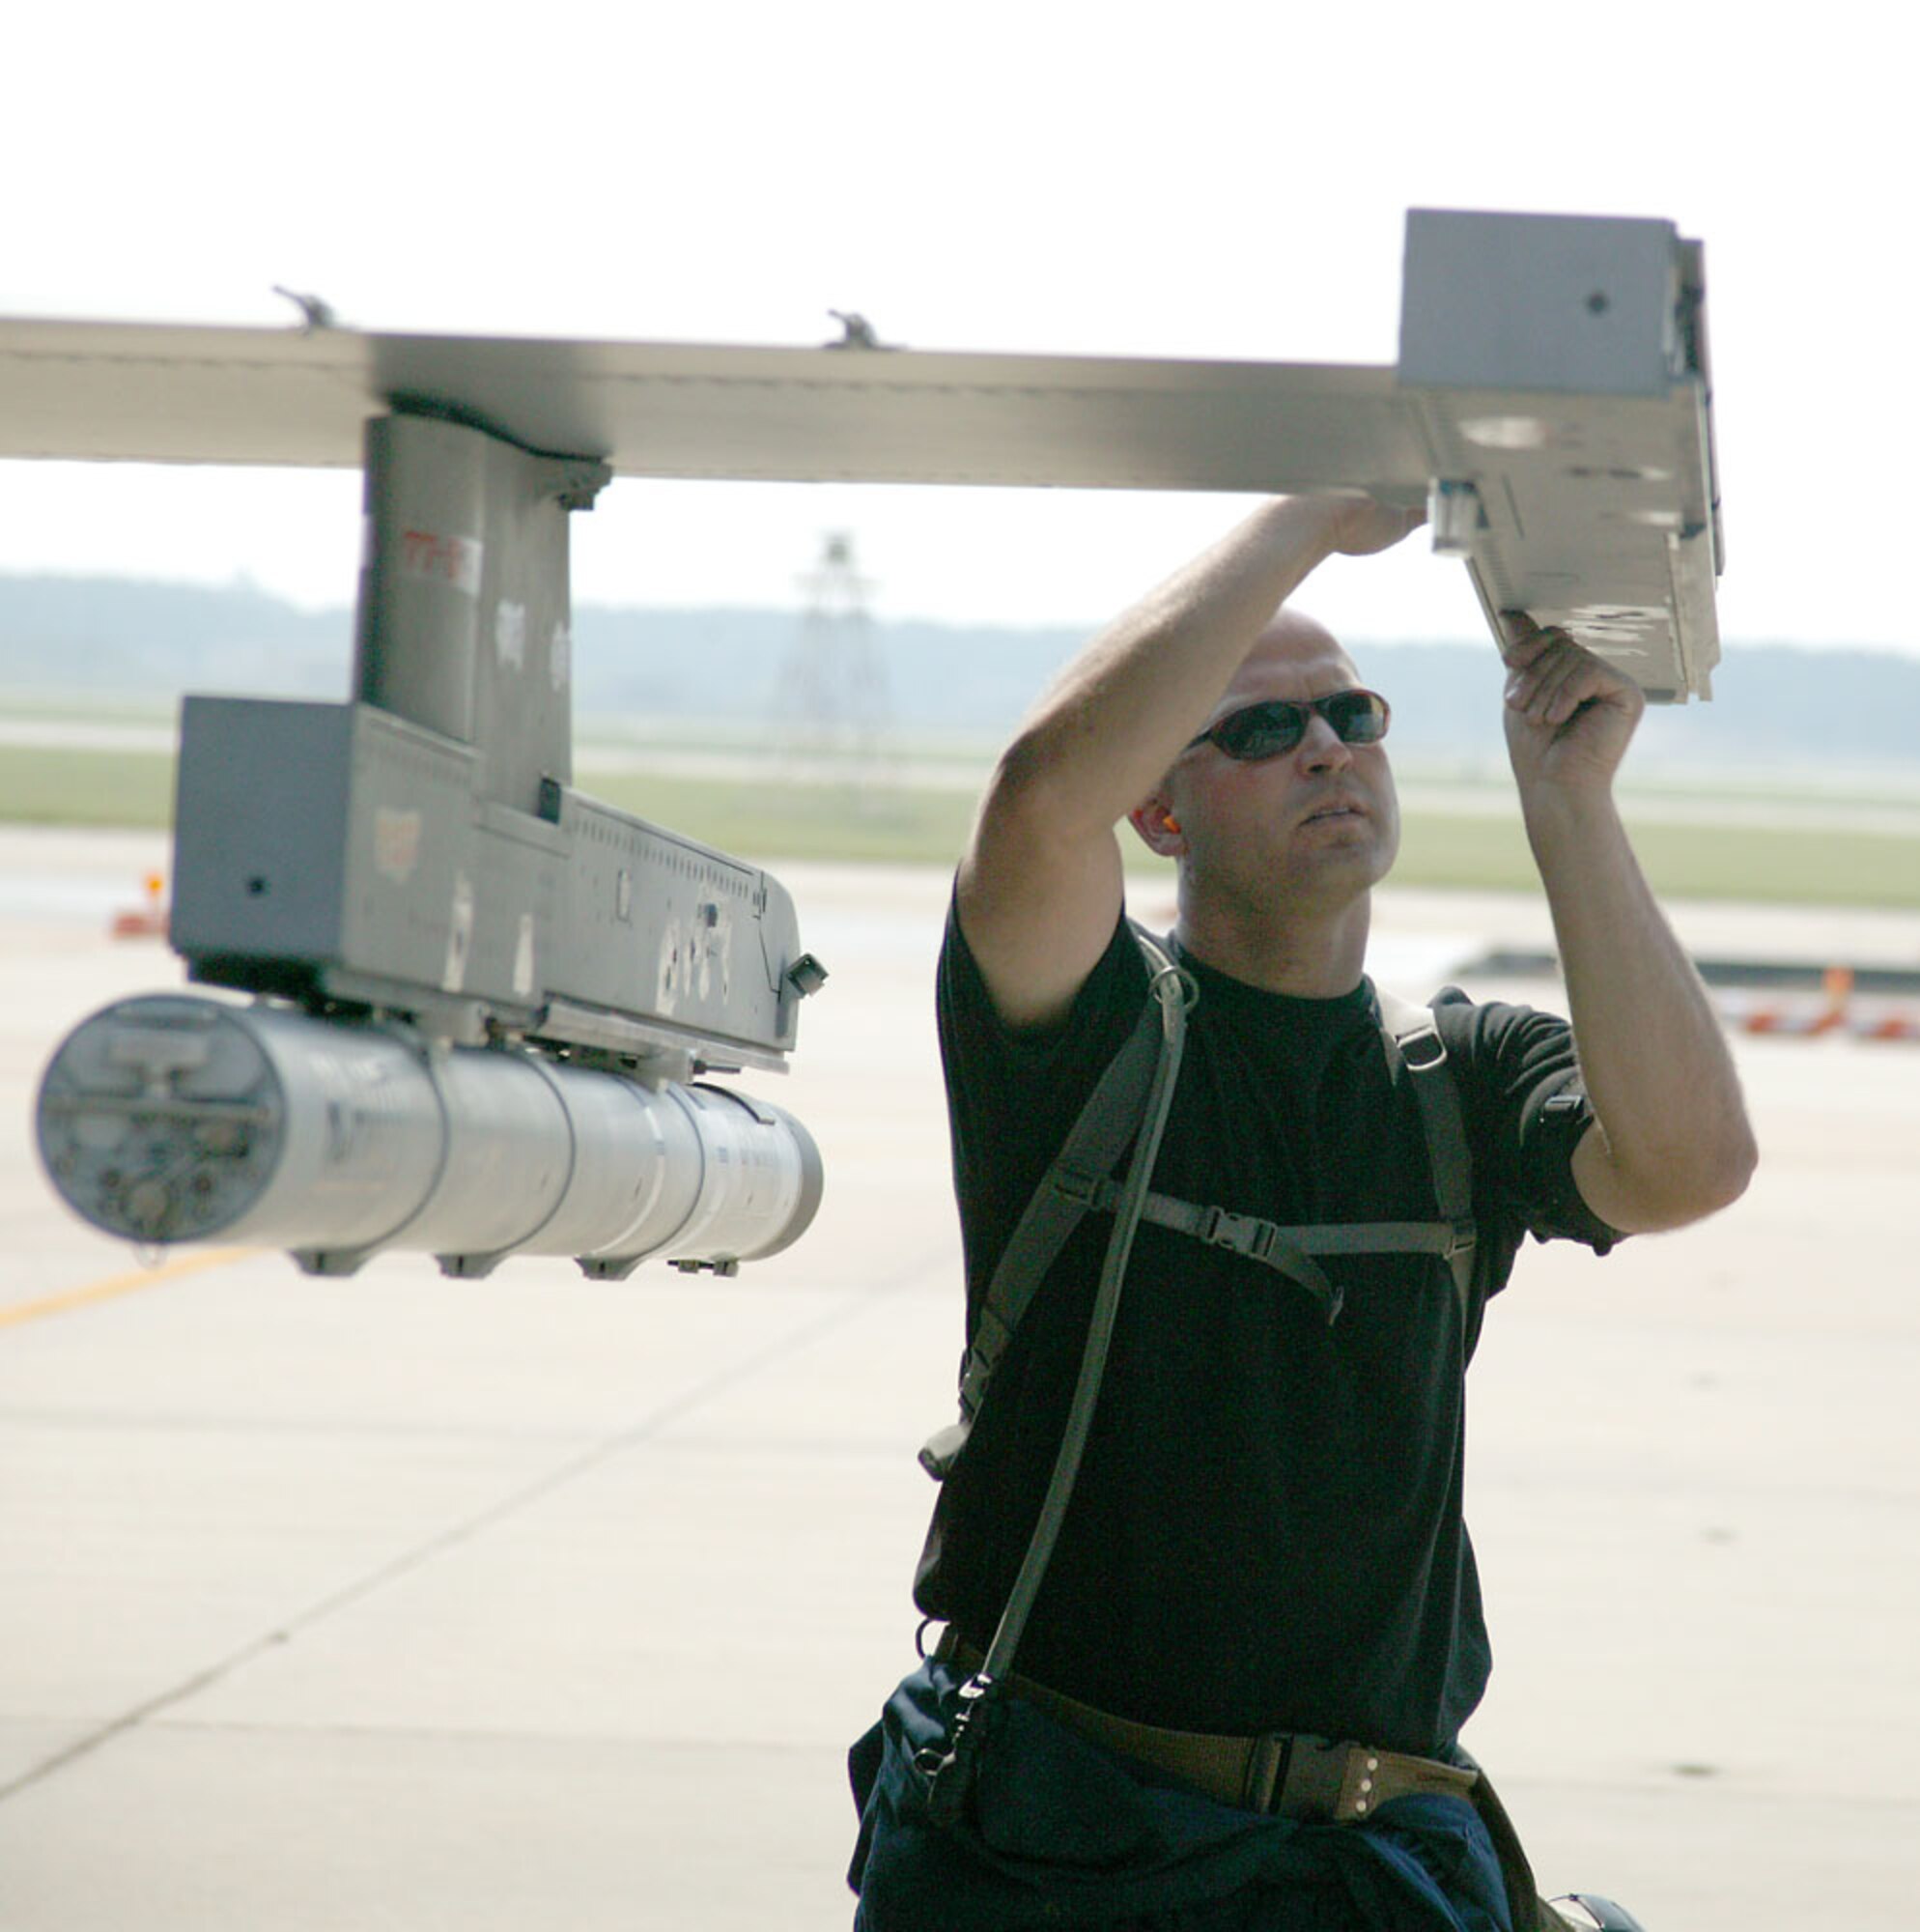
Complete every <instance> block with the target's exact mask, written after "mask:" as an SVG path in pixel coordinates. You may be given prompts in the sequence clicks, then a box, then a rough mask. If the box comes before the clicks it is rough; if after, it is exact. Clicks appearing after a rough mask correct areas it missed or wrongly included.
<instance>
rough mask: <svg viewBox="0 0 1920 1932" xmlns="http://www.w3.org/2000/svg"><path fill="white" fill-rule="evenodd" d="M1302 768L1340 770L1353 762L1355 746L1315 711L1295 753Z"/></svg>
mask: <svg viewBox="0 0 1920 1932" xmlns="http://www.w3.org/2000/svg"><path fill="white" fill-rule="evenodd" d="M1294 757H1295V759H1296V761H1297V762H1298V763H1299V765H1300V766H1301V768H1302V769H1303V770H1305V771H1310V772H1327V771H1339V770H1340V769H1341V767H1342V766H1344V765H1350V764H1352V762H1353V747H1352V746H1351V745H1349V744H1348V743H1347V742H1346V740H1345V739H1343V738H1342V737H1341V735H1340V733H1339V732H1338V731H1336V730H1335V729H1334V727H1333V726H1332V725H1329V724H1328V723H1327V721H1326V720H1325V719H1324V718H1322V717H1321V716H1320V714H1319V713H1318V712H1317V711H1315V712H1313V713H1312V714H1311V715H1310V716H1309V718H1308V720H1307V728H1306V730H1305V731H1304V732H1303V733H1302V734H1301V737H1300V749H1299V750H1298V751H1297V752H1296V753H1294Z"/></svg>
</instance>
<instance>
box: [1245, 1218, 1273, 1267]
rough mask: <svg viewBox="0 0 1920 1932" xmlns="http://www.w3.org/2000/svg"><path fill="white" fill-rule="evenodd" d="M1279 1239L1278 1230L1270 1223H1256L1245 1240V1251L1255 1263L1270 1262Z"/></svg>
mask: <svg viewBox="0 0 1920 1932" xmlns="http://www.w3.org/2000/svg"><path fill="white" fill-rule="evenodd" d="M1279 1239H1280V1230H1279V1229H1278V1228H1277V1227H1275V1226H1274V1224H1273V1223H1272V1222H1271V1221H1256V1222H1254V1224H1253V1232H1252V1234H1251V1235H1250V1236H1249V1237H1248V1240H1247V1249H1246V1251H1247V1253H1248V1254H1250V1255H1252V1256H1253V1258H1254V1259H1255V1260H1256V1262H1264V1261H1270V1260H1271V1259H1272V1257H1273V1251H1274V1247H1275V1244H1276V1243H1277V1242H1278V1241H1279Z"/></svg>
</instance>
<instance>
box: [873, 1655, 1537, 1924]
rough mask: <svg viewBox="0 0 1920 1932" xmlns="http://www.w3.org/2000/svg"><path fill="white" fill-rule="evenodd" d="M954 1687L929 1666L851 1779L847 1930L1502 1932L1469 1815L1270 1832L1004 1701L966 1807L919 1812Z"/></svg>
mask: <svg viewBox="0 0 1920 1932" xmlns="http://www.w3.org/2000/svg"><path fill="white" fill-rule="evenodd" d="M960 1682H961V1680H960V1679H959V1678H958V1677H957V1676H956V1675H955V1673H954V1672H953V1671H952V1670H951V1669H950V1668H949V1667H948V1666H947V1665H946V1664H943V1663H937V1662H928V1663H924V1664H922V1665H921V1666H920V1668H919V1669H918V1670H917V1671H915V1672H914V1674H913V1675H912V1676H911V1677H909V1678H907V1679H906V1680H905V1681H904V1682H903V1683H902V1684H901V1685H900V1687H899V1689H898V1690H895V1691H894V1693H893V1695H892V1696H891V1697H890V1698H889V1699H888V1702H887V1706H886V1709H885V1711H884V1712H883V1714H882V1717H881V1720H880V1722H879V1723H878V1724H876V1725H875V1726H874V1727H873V1729H872V1730H870V1731H869V1732H868V1733H867V1734H866V1736H865V1737H863V1738H861V1741H860V1742H859V1743H858V1744H857V1745H855V1747H853V1750H852V1752H851V1753H850V1754H849V1759H848V1765H849V1770H850V1772H851V1774H852V1777H853V1785H854V1798H855V1802H856V1803H857V1804H859V1806H860V1810H861V1829H860V1841H859V1843H858V1845H857V1846H856V1848H855V1851H854V1859H853V1866H852V1869H851V1870H850V1871H849V1872H848V1874H847V1877H848V1882H849V1883H850V1884H851V1885H852V1886H853V1888H854V1889H855V1890H856V1891H857V1892H859V1893H860V1899H861V1903H860V1907H859V1910H858V1911H857V1913H856V1915H855V1918H854V1924H855V1926H856V1928H857V1932H1021V1928H1025V1927H1056V1926H1077V1927H1095V1926H1097V1927H1101V1928H1103V1932H1372V1929H1373V1928H1377V1932H1512V1928H1511V1918H1510V1917H1509V1914H1508V1906H1507V1896H1506V1891H1505V1889H1504V1886H1503V1884H1502V1880H1501V1875H1500V1864H1499V1861H1498V1859H1497V1857H1496V1856H1495V1853H1494V1850H1493V1844H1492V1840H1491V1839H1490V1838H1489V1837H1488V1835H1487V1832H1486V1827H1485V1826H1484V1825H1483V1824H1482V1822H1481V1820H1480V1817H1479V1815H1478V1814H1477V1813H1476V1812H1475V1810H1474V1808H1473V1806H1472V1805H1471V1804H1469V1803H1467V1801H1466V1800H1464V1799H1458V1798H1446V1797H1428V1796H1418V1797H1409V1798H1401V1799H1397V1800H1395V1801H1394V1802H1393V1803H1392V1804H1384V1805H1382V1806H1381V1808H1380V1811H1379V1813H1378V1815H1377V1816H1376V1817H1375V1818H1374V1819H1372V1820H1371V1821H1370V1822H1369V1823H1368V1824H1366V1825H1364V1826H1361V1825H1318V1824H1309V1823H1305V1822H1303V1821H1301V1820H1299V1819H1294V1818H1275V1817H1266V1816H1263V1815H1261V1814H1259V1813H1257V1812H1253V1811H1242V1810H1239V1809H1237V1808H1235V1807H1233V1806H1230V1805H1226V1804H1215V1803H1214V1802H1213V1801H1212V1800H1211V1799H1208V1798H1203V1797H1200V1796H1199V1795H1197V1794H1195V1793H1193V1792H1191V1791H1188V1790H1185V1789H1183V1788H1178V1787H1175V1786H1173V1785H1172V1784H1163V1783H1157V1782H1155V1781H1153V1776H1152V1774H1151V1773H1150V1772H1148V1771H1146V1770H1145V1769H1144V1768H1143V1767H1141V1766H1139V1765H1136V1764H1133V1763H1132V1762H1130V1761H1128V1760H1124V1759H1121V1758H1119V1757H1116V1756H1115V1755H1113V1754H1111V1753H1109V1752H1107V1751H1103V1750H1101V1749H1099V1748H1098V1747H1095V1746H1093V1745H1091V1744H1088V1743H1087V1742H1086V1741H1085V1740H1084V1739H1082V1738H1080V1737H1078V1736H1076V1735H1074V1734H1073V1733H1072V1732H1070V1731H1066V1730H1063V1729H1062V1728H1061V1727H1060V1726H1059V1724H1057V1723H1055V1722H1054V1721H1053V1720H1052V1719H1049V1718H1047V1717H1046V1716H1044V1715H1043V1714H1042V1713H1041V1712H1039V1711H1037V1710H1035V1709H1034V1708H1033V1707H1032V1706H1031V1705H1030V1704H1027V1703H1025V1702H1023V1701H1022V1700H1021V1699H1019V1698H1018V1697H1012V1696H1008V1697H1004V1698H1002V1699H1000V1700H998V1702H997V1705H996V1707H995V1709H994V1710H993V1712H992V1716H991V1721H990V1723H989V1726H988V1730H987V1735H986V1743H985V1745H984V1747H983V1748H982V1750H981V1752H980V1755H979V1758H978V1760H977V1776H976V1777H975V1779H974V1786H973V1791H972V1794H971V1798H970V1802H969V1804H968V1805H967V1807H966V1809H965V1812H964V1814H963V1816H962V1818H961V1819H960V1820H959V1821H958V1822H957V1823H955V1824H952V1825H948V1826H944V1827H943V1826H936V1825H935V1824H934V1823H933V1821H932V1820H931V1819H930V1818H929V1816H928V1813H927V1778H926V1776H925V1775H924V1774H923V1773H922V1772H921V1771H919V1770H918V1769H917V1768H916V1766H915V1763H914V1759H915V1756H916V1754H917V1753H918V1751H920V1750H922V1749H923V1748H929V1747H930V1748H931V1749H933V1750H934V1751H936V1752H944V1751H945V1750H946V1738H947V1734H948V1729H949V1725H950V1720H951V1715H952V1711H953V1706H954V1692H955V1690H957V1689H958V1688H959V1684H960Z"/></svg>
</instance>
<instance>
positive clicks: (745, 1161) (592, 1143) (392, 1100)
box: [38, 994, 822, 1276]
mask: <svg viewBox="0 0 1920 1932" xmlns="http://www.w3.org/2000/svg"><path fill="white" fill-rule="evenodd" d="M38 1133H39V1142H40V1151H41V1158H42V1161H43V1162H44V1164H45V1167H46V1171H47V1174H48V1176H49V1177H50V1178H51V1179H52V1181H53V1184H54V1186H55V1187H56V1188H57V1189H58V1190H59V1191H60V1193H61V1194H62V1195H63V1196H64V1197H65V1198H66V1200H67V1202H68V1203H69V1205H70V1206H71V1207H72V1208H74V1209H75V1211H76V1212H78V1213H79V1214H80V1215H81V1217H82V1218H83V1219H85V1220H87V1221H90V1222H92V1223H93V1224H94V1226H96V1227H98V1228H101V1229H103V1230H105V1231H106V1232H107V1233H108V1234H112V1235H117V1236H122V1237H124V1238H125V1239H127V1240H131V1241H137V1242H140V1243H143V1244H147V1245H155V1246H159V1245H170V1244H173V1243H176V1242H185V1241H206V1240H213V1239H218V1240H222V1241H240V1242H256V1243H259V1244H261V1245H263V1246H274V1247H283V1248H286V1249H288V1250H290V1251H291V1252H292V1253H293V1254H294V1256H295V1259H296V1260H297V1261H298V1262H299V1263H300V1264H301V1265H302V1266H303V1267H306V1268H308V1269H309V1270H311V1271H314V1272H319V1273H328V1274H343V1273H350V1272H352V1271H353V1269H354V1268H356V1267H357V1266H359V1264H361V1263H362V1262H363V1261H365V1260H366V1259H367V1258H368V1257H369V1256H370V1255H373V1254H376V1253H379V1252H381V1250H385V1249H401V1250H408V1251H411V1252H415V1253H427V1254H432V1255H436V1256H438V1258H439V1262H440V1265H441V1267H442V1268H444V1269H445V1270H446V1271H447V1272H448V1273H450V1274H463V1275H478V1274H485V1273H486V1272H487V1271H488V1270H489V1269H491V1268H492V1267H493V1266H494V1264H497V1263H498V1262H500V1261H501V1260H503V1259H505V1257H507V1256H508V1255H516V1254H526V1255H571V1256H574V1257H576V1258H577V1259H578V1260H579V1264H580V1265H581V1267H583V1268H584V1269H585V1270H586V1271H587V1272H588V1273H589V1274H592V1275H596V1276H619V1275H624V1274H626V1273H627V1272H629V1271H630V1270H631V1269H632V1268H633V1267H635V1265H636V1264H638V1263H640V1262H641V1261H644V1260H646V1259H648V1258H649V1257H662V1258H664V1259H667V1260H669V1261H672V1262H673V1263H675V1264H678V1265H680V1266H682V1267H696V1266H711V1267H714V1268H716V1269H718V1270H720V1271H721V1272H725V1273H731V1272H732V1271H733V1269H734V1268H735V1267H736V1266H737V1265H738V1264H740V1263H741V1262H743V1261H752V1260H758V1259H760V1258H761V1257H764V1256H767V1255H771V1254H776V1253H777V1252H778V1251H779V1250H780V1249H782V1248H784V1247H786V1246H787V1245H788V1244H789V1243H791V1242H792V1241H794V1240H797V1239H798V1238H799V1236H801V1235H802V1234H803V1233H804V1232H805V1229H806V1227H807V1225H808V1223H809V1222H810V1221H811V1220H812V1218H813V1215H814V1211H815V1209H816V1208H818V1207H819V1204H820V1195H821V1185H822V1175H821V1164H820V1153H819V1150H818V1148H817V1147H816V1146H815V1145H814V1142H813V1138H812V1136H811V1135H810V1134H808V1133H807V1131H806V1129H805V1127H804V1126H803V1125H802V1124H801V1123H800V1122H798V1121H797V1120H795V1119H794V1118H793V1117H792V1116H791V1115H790V1114H788V1113H786V1112H785V1111H784V1110H782V1109H780V1108H777V1107H773V1106H769V1105H767V1104H766V1103H765V1102H763V1101H760V1100H755V1099H749V1098H748V1097H747V1096H746V1095H745V1094H739V1093H737V1092H734V1091H732V1090H731V1089H725V1088H720V1087H711V1086H706V1085H698V1084H695V1085H685V1086H683V1085H677V1084H674V1083H671V1082H666V1081H651V1082H650V1081H647V1080H644V1079H642V1078H639V1077H635V1076H634V1075H632V1074H628V1073H623V1072H615V1071H607V1070H602V1069H599V1068H595V1067H590V1066H582V1065H573V1064H569V1063H567V1062H564V1061H559V1060H554V1059H551V1058H548V1057H546V1056H543V1055H541V1054H538V1053H534V1052H530V1051H526V1050H523V1049H520V1048H511V1047H463V1046H448V1045H446V1044H444V1043H438V1042H429V1041H428V1040H426V1039H424V1038H422V1037H419V1036H416V1035H415V1034H414V1033H412V1032H411V1031H410V1030H409V1029H408V1028H406V1027H403V1026H400V1025H397V1024H394V1023H391V1022H379V1021H361V1022H355V1021H343V1020H338V1019H319V1018H314V1017H311V1016H309V1015H307V1014H305V1013H301V1012H298V1011H296V1010H293V1009H286V1008H281V1007H276V1006H271V1005H268V1004H264V1003H257V1004H254V1005H240V1004H237V1003H235V1002H232V1001H229V1000H223V999H211V998H207V997H205V996H202V995H197V994H192V995H181V994H149V995H145V996H143V997H140V998H137V999H130V1000H125V1001H122V1002H120V1003H118V1004H116V1005H114V1006H111V1007H108V1008H105V1009H103V1010H101V1011H100V1012H98V1013H96V1014H95V1015H94V1016H93V1017H92V1018H91V1019H88V1020H85V1021H83V1022H82V1023H81V1025H80V1026H78V1027H77V1028H76V1029H75V1030H74V1031H73V1032H72V1033H71V1035H70V1036H69V1037H67V1039H66V1040H65V1041H64V1042H63V1043H62V1045H61V1046H60V1047H59V1049H58V1050H57V1052H56V1053H55V1054H54V1056H53V1059H52V1061H51V1062H50V1063H49V1065H48V1066H47V1069H46V1072H45V1075H44V1076H43V1078H42V1083H41V1091H40V1101H39V1108H38Z"/></svg>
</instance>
